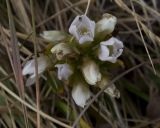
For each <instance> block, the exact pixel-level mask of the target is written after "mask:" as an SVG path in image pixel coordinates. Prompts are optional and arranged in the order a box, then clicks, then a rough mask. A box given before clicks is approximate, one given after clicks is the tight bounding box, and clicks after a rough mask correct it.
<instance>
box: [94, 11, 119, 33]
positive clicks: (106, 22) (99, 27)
mask: <svg viewBox="0 0 160 128" xmlns="http://www.w3.org/2000/svg"><path fill="white" fill-rule="evenodd" d="M116 23H117V18H116V17H115V16H113V15H111V14H108V13H106V14H104V15H103V18H102V19H101V20H100V21H98V22H97V23H96V33H104V34H110V33H112V32H113V30H114V28H115V25H116Z"/></svg>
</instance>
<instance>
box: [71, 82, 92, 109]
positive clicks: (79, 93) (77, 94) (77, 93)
mask: <svg viewBox="0 0 160 128" xmlns="http://www.w3.org/2000/svg"><path fill="white" fill-rule="evenodd" d="M90 96H91V92H90V90H89V88H88V87H87V85H84V84H83V83H77V84H76V85H74V87H73V89H72V97H73V99H74V101H75V103H76V104H77V105H78V106H80V107H84V106H85V105H86V102H87V100H88V99H89V98H90Z"/></svg>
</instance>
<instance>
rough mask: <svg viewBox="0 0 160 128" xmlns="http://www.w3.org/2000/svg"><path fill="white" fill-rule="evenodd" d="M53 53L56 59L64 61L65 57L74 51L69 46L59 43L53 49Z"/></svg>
mask: <svg viewBox="0 0 160 128" xmlns="http://www.w3.org/2000/svg"><path fill="white" fill-rule="evenodd" d="M51 52H52V53H54V54H56V57H57V59H58V60H62V59H63V57H64V56H66V55H68V54H70V53H72V52H73V50H72V49H71V47H70V46H69V45H68V44H66V43H59V44H57V45H55V46H54V47H53V48H52V49H51Z"/></svg>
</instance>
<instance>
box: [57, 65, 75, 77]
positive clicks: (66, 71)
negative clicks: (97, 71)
mask: <svg viewBox="0 0 160 128" xmlns="http://www.w3.org/2000/svg"><path fill="white" fill-rule="evenodd" d="M55 67H56V68H58V79H59V80H68V79H69V77H70V76H71V75H72V74H73V70H72V68H71V66H70V65H69V64H56V65H55Z"/></svg>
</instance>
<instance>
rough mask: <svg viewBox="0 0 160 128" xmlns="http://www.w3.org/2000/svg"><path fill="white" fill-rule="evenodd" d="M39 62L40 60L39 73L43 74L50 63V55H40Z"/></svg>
mask: <svg viewBox="0 0 160 128" xmlns="http://www.w3.org/2000/svg"><path fill="white" fill-rule="evenodd" d="M37 62H38V74H41V73H42V72H44V71H45V69H46V68H47V67H48V65H49V61H48V57H46V56H41V57H38V59H37Z"/></svg>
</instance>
